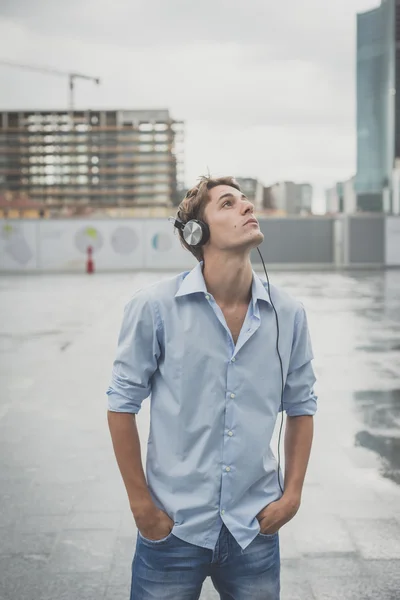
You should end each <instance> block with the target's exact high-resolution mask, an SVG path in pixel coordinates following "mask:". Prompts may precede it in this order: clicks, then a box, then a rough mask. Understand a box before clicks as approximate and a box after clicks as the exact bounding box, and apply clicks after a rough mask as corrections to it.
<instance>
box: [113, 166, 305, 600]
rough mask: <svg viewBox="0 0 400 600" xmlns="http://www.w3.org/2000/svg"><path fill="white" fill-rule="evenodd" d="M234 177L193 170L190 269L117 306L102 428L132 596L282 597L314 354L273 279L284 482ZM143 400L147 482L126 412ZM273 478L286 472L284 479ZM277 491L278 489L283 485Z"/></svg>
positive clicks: (273, 367) (273, 388)
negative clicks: (118, 480) (133, 536)
mask: <svg viewBox="0 0 400 600" xmlns="http://www.w3.org/2000/svg"><path fill="white" fill-rule="evenodd" d="M253 211H254V206H253V205H252V203H251V202H250V201H249V200H248V199H247V198H246V197H245V196H244V195H243V194H242V192H241V190H240V187H239V185H238V184H237V182H236V181H235V180H234V179H233V178H231V177H227V178H220V179H211V178H201V180H200V183H199V185H198V186H197V187H195V188H193V189H192V190H190V191H189V192H188V194H187V195H186V197H185V199H184V200H183V201H182V203H181V205H180V207H179V210H178V214H177V217H178V218H179V219H180V220H181V221H182V222H183V223H187V222H188V221H189V220H191V219H198V220H202V221H204V222H206V223H207V224H208V227H209V231H210V238H209V240H208V241H207V243H206V244H205V245H203V246H200V247H195V248H193V247H192V246H190V245H189V244H188V243H187V242H186V241H185V240H184V239H183V234H182V233H181V232H180V236H181V242H182V244H183V246H185V247H186V248H187V249H189V250H190V251H191V252H193V254H194V255H195V257H196V258H197V259H198V261H199V264H198V265H197V266H196V267H195V268H194V269H193V270H191V271H190V272H185V273H182V274H180V275H178V276H176V277H172V278H168V279H166V280H164V281H161V282H160V283H156V284H155V285H152V286H149V287H147V288H145V289H142V290H140V291H138V292H137V293H136V294H135V295H134V296H133V298H132V299H131V300H130V302H129V303H128V304H127V305H126V307H125V313H124V318H123V323H122V328H121V332H120V336H119V342H118V351H117V356H116V360H115V362H114V368H113V374H112V381H111V384H110V387H109V389H108V391H107V394H108V401H109V403H108V409H109V410H108V423H109V427H110V432H111V437H112V441H113V447H114V451H115V455H116V459H117V462H118V465H119V468H120V471H121V475H122V478H123V480H124V483H125V487H126V491H127V494H128V498H129V503H130V508H131V510H132V513H133V517H134V519H135V522H136V525H137V528H138V537H137V543H136V551H135V555H134V559H133V564H132V585H131V600H150V599H156V598H157V599H160V600H161V599H163V600H197V599H198V598H199V596H200V592H201V588H202V584H203V582H204V579H205V578H206V577H207V576H210V577H211V578H212V581H213V584H214V587H215V588H216V590H217V591H218V592H219V594H220V597H221V599H222V600H228V599H229V600H278V599H279V597H280V551H279V530H280V528H281V527H282V526H283V525H285V523H287V522H288V521H290V519H292V518H293V517H294V515H295V514H296V513H297V511H298V509H299V506H300V500H301V493H302V487H303V483H304V478H305V473H306V469H307V464H308V460H309V455H310V450H311V445H312V438H313V415H314V413H315V411H316V400H317V398H316V396H315V394H314V391H313V386H314V383H315V376H314V373H313V369H312V366H311V360H312V358H313V353H312V349H311V343H310V337H309V333H308V328H307V319H306V315H305V311H304V308H303V306H302V304H301V303H300V302H298V301H297V300H295V299H293V298H292V297H290V296H289V295H288V294H287V293H286V292H284V291H283V290H281V289H278V288H276V287H274V286H271V297H272V302H273V304H274V305H275V308H276V311H277V315H278V318H279V325H280V328H279V329H280V331H279V350H280V355H281V359H282V368H283V376H284V394H283V408H284V410H285V411H286V413H287V422H286V432H285V483H284V489H283V488H282V487H281V485H280V483H279V478H278V475H279V477H281V475H282V474H281V472H280V469H279V473H278V468H277V463H276V460H275V457H274V455H273V453H272V451H271V448H270V442H271V436H272V434H273V430H274V426H275V422H276V419H277V416H278V413H279V411H280V409H281V386H282V377H281V370H280V362H279V359H278V354H277V350H276V337H277V324H276V318H275V314H274V310H273V307H272V305H271V300H270V297H269V295H268V291H267V284H266V283H265V282H263V281H262V280H261V279H259V277H258V276H257V275H256V274H255V273H254V271H253V270H252V267H251V263H250V251H251V249H252V248H255V247H257V246H258V245H259V244H260V243H261V242H262V240H263V234H262V233H261V231H260V228H259V225H258V222H257V220H256V219H255V218H254V214H253ZM150 394H151V404H150V407H151V409H150V410H151V421H150V435H149V440H148V453H147V469H146V475H147V481H146V478H145V475H144V472H143V468H142V463H141V458H140V456H141V453H140V443H139V438H138V432H137V428H136V420H135V414H136V413H138V411H139V409H140V406H141V403H142V401H143V400H144V399H145V398H147V397H148V396H149V395H150ZM280 481H282V477H281V478H280ZM282 491H283V493H282Z"/></svg>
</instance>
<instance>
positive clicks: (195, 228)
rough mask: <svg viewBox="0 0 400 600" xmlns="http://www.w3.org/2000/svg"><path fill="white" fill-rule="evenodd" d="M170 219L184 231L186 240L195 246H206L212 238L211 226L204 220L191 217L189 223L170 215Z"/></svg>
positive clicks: (183, 234)
mask: <svg viewBox="0 0 400 600" xmlns="http://www.w3.org/2000/svg"><path fill="white" fill-rule="evenodd" d="M168 221H170V222H171V223H173V225H174V227H176V228H177V229H179V230H180V231H181V232H182V236H183V239H184V240H185V242H186V243H187V244H188V245H189V246H192V247H193V248H198V247H199V246H204V244H206V243H207V242H208V240H209V239H210V228H209V226H208V225H207V223H204V221H198V220H197V219H191V220H190V221H188V222H187V223H183V221H181V220H180V219H178V218H175V217H169V219H168Z"/></svg>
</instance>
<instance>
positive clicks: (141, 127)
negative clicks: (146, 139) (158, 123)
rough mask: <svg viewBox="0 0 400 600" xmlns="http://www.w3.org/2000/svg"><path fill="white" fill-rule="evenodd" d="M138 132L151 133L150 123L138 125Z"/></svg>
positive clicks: (151, 126)
mask: <svg viewBox="0 0 400 600" xmlns="http://www.w3.org/2000/svg"><path fill="white" fill-rule="evenodd" d="M139 131H153V125H152V123H140V124H139Z"/></svg>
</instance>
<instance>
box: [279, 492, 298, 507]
mask: <svg viewBox="0 0 400 600" xmlns="http://www.w3.org/2000/svg"><path fill="white" fill-rule="evenodd" d="M281 500H282V502H283V503H284V504H285V505H286V506H287V508H288V509H290V510H294V511H296V512H297V511H298V510H299V508H300V504H301V493H299V492H294V491H290V490H285V492H284V493H283V495H282V498H281Z"/></svg>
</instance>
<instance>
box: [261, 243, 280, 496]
mask: <svg viewBox="0 0 400 600" xmlns="http://www.w3.org/2000/svg"><path fill="white" fill-rule="evenodd" d="M257 251H258V253H259V255H260V258H261V262H262V264H263V267H264V271H265V276H266V278H267V283H268V295H269V299H270V302H271V305H272V308H273V309H274V313H275V318H276V331H277V334H276V350H277V352H278V357H279V363H280V367H281V386H282V387H281V411H282V421H281V427H280V430H279V437H278V483H279V487H280V488H281V492H282V494H283V487H282V485H281V481H280V471H279V468H280V461H281V457H280V439H281V433H282V426H283V390H284V383H283V366H282V358H281V354H280V352H279V321H278V313H277V312H276V308H275V305H274V303H273V302H272V298H271V290H270V284H269V277H268V273H267V269H266V267H265V263H264V259H263V257H262V254H261V252H260V250H259V248H257Z"/></svg>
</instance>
